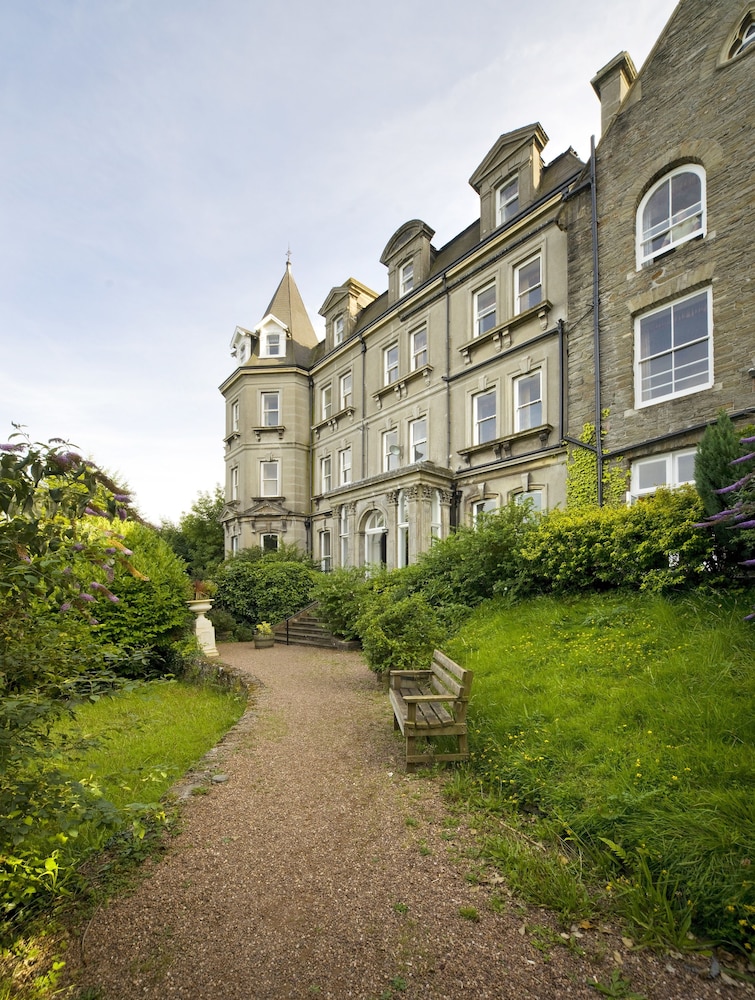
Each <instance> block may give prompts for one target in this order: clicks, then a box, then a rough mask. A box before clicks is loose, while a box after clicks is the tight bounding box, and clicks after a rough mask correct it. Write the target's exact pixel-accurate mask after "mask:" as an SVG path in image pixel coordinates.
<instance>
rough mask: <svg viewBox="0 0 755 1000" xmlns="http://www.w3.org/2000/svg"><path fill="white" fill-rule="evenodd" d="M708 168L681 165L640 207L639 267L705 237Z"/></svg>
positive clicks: (653, 188)
mask: <svg viewBox="0 0 755 1000" xmlns="http://www.w3.org/2000/svg"><path fill="white" fill-rule="evenodd" d="M705 227H706V218H705V171H704V170H703V168H702V167H698V166H697V165H695V164H693V163H688V164H685V166H683V167H677V168H676V169H675V170H672V171H671V172H670V173H668V174H666V175H665V176H663V177H662V178H661V179H660V180H659V181H656V183H655V184H654V185H653V186H652V187H651V188H650V190H649V191H648V192H647V193H646V195H645V197H644V198H643V199H642V201H641V202H640V207H639V208H638V209H637V267H638V268H640V267H642V265H643V264H647V263H648V261H651V260H654V259H655V258H656V257H659V256H660V255H661V254H664V253H666V252H667V251H668V250H671V249H672V248H673V247H677V246H679V245H680V244H682V243H686V242H687V240H691V239H694V238H695V237H696V236H705Z"/></svg>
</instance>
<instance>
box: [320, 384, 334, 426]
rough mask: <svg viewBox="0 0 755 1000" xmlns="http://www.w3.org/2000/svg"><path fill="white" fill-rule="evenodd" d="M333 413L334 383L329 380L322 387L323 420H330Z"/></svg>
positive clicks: (321, 409) (321, 414)
mask: <svg viewBox="0 0 755 1000" xmlns="http://www.w3.org/2000/svg"><path fill="white" fill-rule="evenodd" d="M332 415H333V384H332V382H328V384H327V385H324V386H323V387H322V389H320V416H321V418H322V419H323V420H330V418H331V417H332Z"/></svg>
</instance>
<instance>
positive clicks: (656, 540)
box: [524, 487, 711, 593]
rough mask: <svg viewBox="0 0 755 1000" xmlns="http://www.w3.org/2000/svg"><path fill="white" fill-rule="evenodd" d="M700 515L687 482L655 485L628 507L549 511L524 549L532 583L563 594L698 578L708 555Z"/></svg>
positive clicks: (679, 582) (682, 582) (662, 586)
mask: <svg viewBox="0 0 755 1000" xmlns="http://www.w3.org/2000/svg"><path fill="white" fill-rule="evenodd" d="M700 515H701V506H700V501H699V498H698V497H697V495H696V494H695V491H694V490H693V489H692V488H691V487H682V488H680V489H677V490H673V491H670V490H658V492H657V493H655V494H654V495H653V496H650V497H647V498H646V499H644V500H642V501H641V502H639V503H636V504H635V505H634V506H632V507H622V508H616V509H612V508H595V509H592V510H579V511H575V512H573V511H558V510H555V511H551V512H550V513H549V514H548V515H547V516H545V517H543V518H542V519H541V520H540V522H539V525H538V531H537V532H536V533H533V534H532V535H531V536H530V538H529V541H528V544H527V545H526V547H525V550H524V556H525V559H526V560H527V561H528V562H529V563H530V567H531V568H530V572H531V574H532V582H533V586H534V588H536V589H538V590H540V591H548V590H552V591H554V592H556V593H564V592H568V591H575V590H592V589H602V588H609V587H630V588H645V589H651V590H663V589H668V588H670V587H678V586H684V585H690V584H691V583H695V582H697V581H699V580H700V579H702V578H703V577H704V576H705V574H706V572H707V564H708V562H709V560H710V555H711V545H710V542H709V540H708V539H707V538H706V537H705V536H704V535H703V534H702V533H701V532H700V531H699V530H698V527H697V522H698V521H699V518H700Z"/></svg>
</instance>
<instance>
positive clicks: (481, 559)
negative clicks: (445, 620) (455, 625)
mask: <svg viewBox="0 0 755 1000" xmlns="http://www.w3.org/2000/svg"><path fill="white" fill-rule="evenodd" d="M537 526H538V519H537V518H536V517H533V515H532V513H531V512H530V510H529V509H528V508H527V507H525V506H522V505H519V504H515V503H510V504H508V505H507V506H505V507H501V508H500V509H499V510H497V511H494V512H492V513H489V514H485V515H483V516H482V517H480V518H479V520H478V522H477V524H476V526H475V527H468V526H463V527H461V528H459V529H458V530H457V531H456V532H455V533H454V534H453V535H450V536H449V537H448V538H445V539H443V540H442V541H438V542H435V543H434V544H433V546H432V547H431V548H430V549H429V550H428V551H427V552H425V553H424V554H423V555H422V556H420V559H419V560H418V563H417V565H416V567H410V573H409V574H408V586H409V588H410V589H420V590H421V592H422V594H423V595H424V596H425V597H426V598H427V600H428V601H429V602H430V603H431V604H433V605H461V606H465V607H474V606H475V605H476V604H479V603H480V601H483V600H486V599H487V598H489V597H492V596H493V595H495V594H501V595H504V594H505V595H508V597H509V598H510V599H511V598H513V597H514V596H515V595H517V594H518V593H520V592H521V591H522V590H523V589H524V590H526V589H527V586H528V581H527V577H528V575H529V572H530V569H529V566H528V564H527V562H526V561H525V559H524V558H523V554H522V552H523V549H524V548H525V547H526V545H527V543H528V540H529V539H530V538H531V537H532V536H533V535H534V534H535V533H536V531H537ZM412 581H414V583H412Z"/></svg>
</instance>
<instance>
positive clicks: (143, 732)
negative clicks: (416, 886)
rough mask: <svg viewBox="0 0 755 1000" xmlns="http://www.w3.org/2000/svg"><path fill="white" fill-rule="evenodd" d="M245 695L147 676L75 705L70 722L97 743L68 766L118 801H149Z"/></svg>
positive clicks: (224, 724)
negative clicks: (147, 679)
mask: <svg viewBox="0 0 755 1000" xmlns="http://www.w3.org/2000/svg"><path fill="white" fill-rule="evenodd" d="M245 706H246V699H245V697H244V696H241V695H239V694H236V693H231V692H228V691H225V690H223V689H222V688H218V687H213V686H211V685H199V684H189V683H184V682H182V681H153V682H150V683H147V684H139V685H137V686H136V687H134V688H133V689H131V690H125V691H121V692H118V693H117V694H115V695H114V696H112V697H107V698H102V699H100V700H99V701H96V702H94V703H93V704H86V705H82V706H80V707H79V708H78V709H77V711H76V721H75V723H74V724H73V728H74V729H76V730H78V731H79V732H80V733H81V735H82V736H83V737H84V738H86V739H90V738H93V739H94V740H95V741H96V743H97V744H98V745H96V746H93V747H91V748H90V749H88V750H86V751H85V752H84V753H83V754H82V755H81V757H80V758H79V759H78V760H76V762H75V763H73V764H72V765H71V767H70V772H71V773H72V774H73V775H75V776H76V777H77V778H82V777H89V776H92V777H93V779H94V781H95V782H96V784H97V785H98V786H99V787H100V788H101V790H102V793H103V795H104V796H105V798H107V799H109V800H110V801H111V802H112V803H113V804H114V805H115V806H118V807H119V808H122V807H123V806H125V805H127V804H128V803H133V802H140V803H144V804H149V803H156V802H158V801H159V800H160V798H161V797H162V796H163V795H164V794H165V793H166V792H167V791H168V789H169V788H170V786H171V785H172V784H173V783H174V782H175V781H176V780H177V779H178V778H179V777H181V775H182V774H184V773H185V772H186V771H187V770H188V769H189V767H191V765H192V764H194V763H195V762H196V761H197V760H199V759H200V758H201V757H202V756H203V755H204V754H205V753H206V752H207V751H208V750H209V749H210V748H211V747H213V746H214V745H215V744H216V743H217V742H218V740H219V739H220V738H221V737H222V736H223V735H224V734H225V733H226V732H227V731H228V729H230V728H231V726H233V725H234V724H235V723H236V722H237V721H238V719H239V718H240V717H241V715H242V714H243V712H244V708H245Z"/></svg>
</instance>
